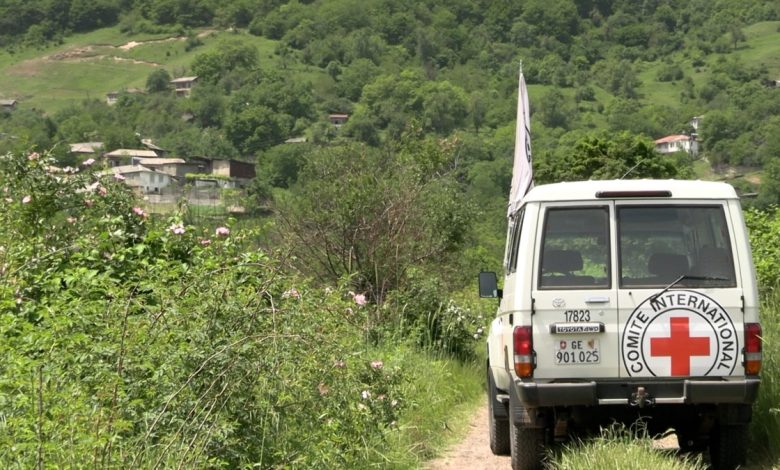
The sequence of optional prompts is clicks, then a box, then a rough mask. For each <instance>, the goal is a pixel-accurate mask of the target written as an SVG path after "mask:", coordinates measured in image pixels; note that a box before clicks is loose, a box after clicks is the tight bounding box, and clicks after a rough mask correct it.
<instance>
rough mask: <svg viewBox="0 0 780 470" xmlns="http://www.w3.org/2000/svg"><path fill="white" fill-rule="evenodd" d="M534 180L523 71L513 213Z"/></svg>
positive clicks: (518, 90)
mask: <svg viewBox="0 0 780 470" xmlns="http://www.w3.org/2000/svg"><path fill="white" fill-rule="evenodd" d="M532 181H533V172H532V170H531V117H530V114H529V112H528V89H527V88H526V86H525V78H524V77H523V71H522V70H520V82H519V84H518V86H517V128H516V129H515V160H514V165H513V166H512V188H511V190H510V192H509V210H508V214H507V215H512V214H513V213H514V212H515V211H516V210H517V209H518V208H519V207H520V201H521V200H522V199H523V196H525V193H527V192H528V189H529V188H530V187H531V184H532Z"/></svg>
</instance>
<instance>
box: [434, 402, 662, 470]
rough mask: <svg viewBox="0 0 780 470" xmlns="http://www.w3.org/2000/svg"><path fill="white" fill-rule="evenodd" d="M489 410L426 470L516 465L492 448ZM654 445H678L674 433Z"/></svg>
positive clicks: (476, 469) (485, 469)
mask: <svg viewBox="0 0 780 470" xmlns="http://www.w3.org/2000/svg"><path fill="white" fill-rule="evenodd" d="M487 414H488V409H487V405H484V406H481V407H480V408H479V410H477V412H476V413H475V414H474V415H473V416H472V418H471V422H470V423H469V430H468V432H467V434H466V437H464V438H463V440H462V441H460V442H458V443H457V444H455V445H454V446H453V447H452V448H450V449H449V450H448V451H447V452H446V453H445V454H444V455H443V456H442V457H440V458H438V459H436V460H433V461H431V462H430V463H429V464H428V465H427V466H426V467H425V468H426V470H461V469H463V470H494V469H495V470H501V469H509V468H511V466H512V459H511V458H510V457H509V456H506V457H499V456H496V455H493V453H492V452H491V451H490V445H489V442H488V439H489V438H488V419H487V417H488V415H487ZM653 446H654V447H655V448H657V449H675V448H677V437H676V436H675V435H674V434H671V435H669V436H666V437H664V438H660V439H657V440H656V441H655V442H654V443H653Z"/></svg>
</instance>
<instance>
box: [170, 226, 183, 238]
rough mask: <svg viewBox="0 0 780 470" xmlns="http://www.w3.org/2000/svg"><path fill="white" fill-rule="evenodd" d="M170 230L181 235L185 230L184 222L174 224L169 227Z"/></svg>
mask: <svg viewBox="0 0 780 470" xmlns="http://www.w3.org/2000/svg"><path fill="white" fill-rule="evenodd" d="M168 230H169V231H170V232H172V233H174V234H176V235H181V234H183V233H184V232H185V229H184V225H183V224H173V225H171V226H170V227H168Z"/></svg>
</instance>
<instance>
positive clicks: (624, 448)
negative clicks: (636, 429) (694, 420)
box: [550, 425, 707, 470]
mask: <svg viewBox="0 0 780 470" xmlns="http://www.w3.org/2000/svg"><path fill="white" fill-rule="evenodd" d="M550 457H551V464H552V467H553V468H555V469H558V470H579V469H584V468H594V469H595V468H598V469H599V470H624V469H625V470H629V469H635V468H652V469H654V470H704V469H705V468H707V467H706V466H705V465H704V464H703V463H702V458H701V456H700V455H695V456H679V455H677V454H676V451H674V450H661V449H654V448H653V440H652V439H651V438H650V437H649V436H647V435H642V433H641V432H640V433H639V436H638V437H637V436H635V435H634V433H633V432H630V430H628V429H626V428H625V427H623V426H619V425H615V426H613V427H610V428H607V429H603V430H602V432H601V435H600V436H598V437H596V438H594V439H589V440H586V441H579V442H576V443H573V444H568V445H564V447H563V449H562V450H561V451H560V452H559V453H552V454H551V456H550Z"/></svg>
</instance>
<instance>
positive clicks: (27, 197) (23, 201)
mask: <svg viewBox="0 0 780 470" xmlns="http://www.w3.org/2000/svg"><path fill="white" fill-rule="evenodd" d="M30 201H32V198H31V197H30V196H25V197H23V198H22V204H28V203H29V202H30Z"/></svg>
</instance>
